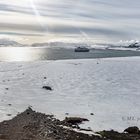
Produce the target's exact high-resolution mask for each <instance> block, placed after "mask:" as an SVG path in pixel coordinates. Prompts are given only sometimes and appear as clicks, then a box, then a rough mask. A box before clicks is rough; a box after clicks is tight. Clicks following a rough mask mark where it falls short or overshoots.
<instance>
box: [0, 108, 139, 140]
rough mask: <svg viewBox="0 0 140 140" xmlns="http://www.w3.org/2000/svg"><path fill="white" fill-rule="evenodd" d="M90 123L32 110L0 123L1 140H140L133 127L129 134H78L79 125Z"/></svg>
mask: <svg viewBox="0 0 140 140" xmlns="http://www.w3.org/2000/svg"><path fill="white" fill-rule="evenodd" d="M82 121H88V120H87V119H83V118H66V119H65V120H64V121H59V120H57V119H55V118H54V117H53V116H52V115H45V114H42V113H38V112H35V111H33V110H32V109H31V108H29V109H27V110H26V111H24V112H23V113H21V114H19V115H17V116H16V117H15V118H13V119H12V120H9V121H3V122H1V123H0V140H140V134H139V129H138V128H136V127H132V128H129V129H127V130H128V131H129V132H130V133H129V132H127V131H126V133H118V132H115V131H113V130H112V131H102V132H98V133H99V134H100V135H101V136H95V135H93V134H92V135H91V134H90V135H89V134H83V133H81V132H76V131H74V130H73V128H77V129H79V130H80V128H79V126H78V124H79V123H81V122H82Z"/></svg>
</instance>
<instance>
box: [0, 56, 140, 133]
mask: <svg viewBox="0 0 140 140" xmlns="http://www.w3.org/2000/svg"><path fill="white" fill-rule="evenodd" d="M139 63H140V57H130V58H108V59H93V60H63V61H62V60H61V61H42V62H15V63H7V62H1V63H0V121H2V120H4V119H9V118H11V117H13V116H14V115H16V114H17V113H18V112H21V111H23V110H25V109H26V108H27V107H28V106H29V105H31V106H33V109H36V110H38V111H41V112H44V113H47V114H48V113H49V114H50V113H51V114H55V115H56V117H57V118H60V119H62V118H63V117H65V116H66V115H65V113H69V114H70V116H81V117H85V118H88V119H89V120H90V122H89V123H86V124H85V125H84V126H83V127H91V128H92V129H94V130H95V131H98V130H103V129H115V130H118V131H122V130H124V129H125V128H126V127H128V126H133V125H137V126H139V127H140V64H139ZM44 77H47V79H44ZM43 85H49V86H51V87H52V88H53V91H46V90H44V89H42V86H43ZM7 88H8V89H7ZM91 113H94V115H93V116H92V115H90V114H91ZM7 114H12V116H8V115H7Z"/></svg>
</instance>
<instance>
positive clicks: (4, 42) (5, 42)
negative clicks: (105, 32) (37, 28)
mask: <svg viewBox="0 0 140 140" xmlns="http://www.w3.org/2000/svg"><path fill="white" fill-rule="evenodd" d="M25 46H31V47H46V48H75V47H79V46H86V47H91V48H98V49H99V48H116V47H118V48H130V49H133V48H137V49H140V42H135V41H130V42H129V41H127V42H120V43H116V44H87V43H73V42H72V43H69V42H43V43H33V44H32V45H27V44H21V43H18V42H16V41H14V40H10V39H5V38H2V39H0V47H25Z"/></svg>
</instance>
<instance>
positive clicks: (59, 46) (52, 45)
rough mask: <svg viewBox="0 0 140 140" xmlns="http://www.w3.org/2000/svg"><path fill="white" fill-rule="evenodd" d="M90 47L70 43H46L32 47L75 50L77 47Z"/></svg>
mask: <svg viewBox="0 0 140 140" xmlns="http://www.w3.org/2000/svg"><path fill="white" fill-rule="evenodd" d="M81 45H84V46H90V45H89V44H87V43H73V42H72V43H70V42H44V43H34V44H32V47H48V48H49V47H51V48H53V47H55V48H75V47H77V46H81Z"/></svg>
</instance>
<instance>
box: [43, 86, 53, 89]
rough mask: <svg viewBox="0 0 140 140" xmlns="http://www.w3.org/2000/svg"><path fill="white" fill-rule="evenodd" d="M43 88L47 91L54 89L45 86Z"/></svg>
mask: <svg viewBox="0 0 140 140" xmlns="http://www.w3.org/2000/svg"><path fill="white" fill-rule="evenodd" d="M42 88H43V89H46V90H52V88H51V87H50V86H43V87H42Z"/></svg>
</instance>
